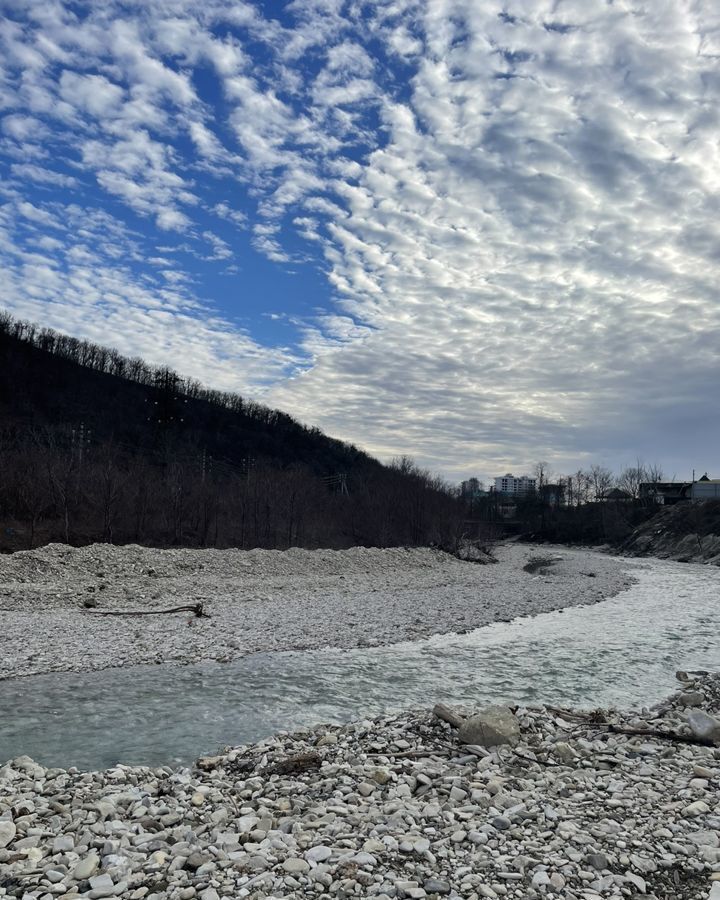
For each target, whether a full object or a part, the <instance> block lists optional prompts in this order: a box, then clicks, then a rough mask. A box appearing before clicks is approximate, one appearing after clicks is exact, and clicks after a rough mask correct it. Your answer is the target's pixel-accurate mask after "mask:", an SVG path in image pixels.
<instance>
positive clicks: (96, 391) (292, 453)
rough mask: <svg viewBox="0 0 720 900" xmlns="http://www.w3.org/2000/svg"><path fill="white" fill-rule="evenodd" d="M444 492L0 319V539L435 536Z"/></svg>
mask: <svg viewBox="0 0 720 900" xmlns="http://www.w3.org/2000/svg"><path fill="white" fill-rule="evenodd" d="M461 518H462V507H461V504H460V503H459V501H458V499H457V497H456V496H455V493H454V492H453V491H451V490H450V489H449V488H448V487H447V486H446V485H445V484H443V483H442V482H441V481H440V480H438V479H434V478H432V477H431V476H430V475H429V473H427V472H424V471H422V470H419V469H418V468H417V467H416V466H414V465H413V464H412V463H411V462H409V461H408V460H399V461H397V462H396V463H394V464H392V465H390V466H383V465H382V464H381V463H380V462H378V461H377V460H376V459H374V458H373V457H371V456H369V455H368V454H367V453H364V452H363V451H361V450H359V449H358V448H357V447H355V446H353V445H352V444H347V443H345V442H343V441H339V440H336V439H334V438H331V437H328V436H327V435H325V434H323V433H322V432H321V431H320V430H319V429H317V428H313V427H307V426H305V425H302V424H301V423H299V422H298V421H296V420H295V419H294V418H293V417H292V416H290V415H288V414H287V413H284V412H280V411H278V410H273V409H270V408H268V407H266V406H263V405H262V404H259V403H256V402H254V401H251V400H248V399H246V398H244V397H241V396H239V395H237V394H232V393H228V392H223V391H215V390H211V389H208V388H205V387H203V386H202V385H201V384H200V383H199V382H197V381H196V380H194V379H188V378H184V377H182V376H181V375H179V374H177V373H176V372H174V371H172V370H171V369H169V368H167V367H155V366H150V365H148V364H147V363H146V362H144V361H143V360H141V359H137V358H135V359H128V358H126V357H123V356H122V355H121V354H119V353H118V352H117V351H116V350H113V349H111V348H108V347H103V346H99V345H97V344H93V343H91V342H89V341H82V340H78V339H76V338H73V337H70V336H67V335H64V334H59V333H58V332H55V331H53V330H51V329H47V328H39V327H37V326H36V325H33V324H30V323H27V322H22V321H18V320H15V319H14V318H13V317H12V316H10V315H8V314H6V313H3V314H0V529H1V530H0V547H1V548H4V549H19V548H21V547H27V546H32V545H36V544H37V543H39V542H45V541H48V540H63V541H66V542H70V543H87V542H90V541H94V540H105V541H116V542H127V541H135V542H140V543H149V544H157V545H170V544H173V545H186V546H193V545H199V546H208V545H210V546H241V547H251V546H259V547H287V546H291V545H300V546H329V547H332V546H337V547H342V546H349V545H352V544H356V543H362V544H368V545H376V546H390V545H398V544H424V543H429V542H435V543H439V544H447V543H448V542H452V541H454V539H455V537H456V535H457V532H458V530H459V529H460V520H461Z"/></svg>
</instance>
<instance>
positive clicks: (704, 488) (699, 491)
mask: <svg viewBox="0 0 720 900" xmlns="http://www.w3.org/2000/svg"><path fill="white" fill-rule="evenodd" d="M690 495H691V497H692V499H693V500H720V478H708V476H707V473H706V474H705V475H703V477H702V478H701V479H700V480H699V481H696V482H695V483H694V484H693V486H692V490H691V494H690Z"/></svg>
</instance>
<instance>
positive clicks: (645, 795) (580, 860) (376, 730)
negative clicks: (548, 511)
mask: <svg viewBox="0 0 720 900" xmlns="http://www.w3.org/2000/svg"><path fill="white" fill-rule="evenodd" d="M688 708H690V709H693V710H695V712H696V713H697V712H698V711H700V712H703V711H704V712H705V713H706V714H708V713H710V714H713V713H714V714H717V712H718V710H720V678H719V677H718V676H717V675H712V676H704V677H700V678H696V679H694V680H688V681H686V682H685V684H684V685H683V691H682V692H681V693H680V694H678V695H676V696H675V697H673V698H671V699H670V700H668V701H667V702H665V703H663V704H660V705H659V706H657V707H655V708H654V709H652V710H642V711H640V712H627V713H617V712H612V711H610V712H608V711H595V712H593V713H578V712H574V711H571V710H562V709H556V708H539V709H531V708H514V709H513V710H511V714H513V715H514V717H515V720H516V722H517V726H518V728H519V732H520V737H519V741H518V742H517V743H514V744H512V745H502V746H498V747H495V748H494V749H492V750H489V749H485V748H483V747H477V746H463V745H461V744H459V743H458V738H457V732H456V731H455V730H454V729H453V728H451V727H450V726H449V725H447V724H446V723H445V722H441V721H439V720H438V719H437V718H435V717H434V716H433V715H432V714H431V713H430V712H429V711H420V712H414V713H407V714H403V715H398V716H392V717H383V718H378V719H374V720H367V721H361V722H356V723H353V724H351V725H345V726H342V727H327V726H318V727H316V728H314V729H310V730H306V731H301V732H297V733H294V734H279V735H276V736H275V737H273V738H271V739H268V740H266V741H263V742H262V743H259V744H256V745H251V746H245V747H239V748H235V749H232V750H228V751H226V752H224V753H223V754H221V755H219V756H217V757H213V758H205V759H202V760H198V763H197V765H196V767H194V768H192V769H177V770H173V769H171V768H169V767H161V768H142V767H136V768H130V767H127V766H116V767H115V768H113V769H109V770H107V771H103V772H93V773H81V772H78V771H77V770H75V769H69V770H67V771H66V770H62V769H45V768H43V767H42V766H40V765H38V764H37V763H35V762H34V761H33V760H31V759H30V758H28V757H20V758H18V759H15V760H11V761H10V762H8V763H7V764H6V765H5V766H3V767H2V768H0V810H2V814H1V815H0V894H1V895H6V896H10V897H18V898H24V900H50V898H53V897H59V898H61V900H71V898H73V897H88V898H90V900H95V898H102V897H111V896H122V897H127V898H130V900H192V898H195V897H198V898H199V900H219V898H220V897H233V898H240V897H243V898H244V897H249V898H271V897H293V898H307V897H312V896H316V895H317V896H321V895H325V894H328V895H330V896H332V897H337V898H350V897H375V898H378V900H391V898H418V900H419V898H424V897H430V898H439V897H450V898H455V900H459V898H463V900H480V898H491V900H492V898H498V897H501V898H517V900H521V898H522V900H528V898H530V900H533V898H541V897H553V896H556V897H562V898H564V900H591V898H607V897H636V896H644V897H647V898H650V900H670V898H673V900H701V898H703V900H704V898H707V897H708V896H710V897H711V898H712V900H714V898H715V897H716V895H717V888H714V889H713V888H712V885H713V884H717V879H720V849H718V846H719V843H720V842H719V840H718V829H720V806H719V804H718V794H717V786H718V779H719V778H720V749H719V748H718V747H714V746H699V745H696V744H692V743H682V742H678V740H677V739H678V738H681V739H682V738H685V737H686V736H687V737H688V738H690V739H692V736H691V735H690V732H689V729H688V726H687V724H686V719H687V715H686V710H687V709H688ZM613 728H620V729H623V728H624V729H635V730H641V731H643V730H644V731H648V730H651V731H654V732H661V733H662V734H663V735H665V736H660V737H658V736H655V735H653V734H639V735H636V734H624V733H616V732H615V731H613ZM711 890H712V892H711Z"/></svg>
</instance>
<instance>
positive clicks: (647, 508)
mask: <svg viewBox="0 0 720 900" xmlns="http://www.w3.org/2000/svg"><path fill="white" fill-rule="evenodd" d="M532 474H533V476H534V477H535V479H536V488H535V490H534V491H532V492H530V493H528V494H525V495H520V496H508V495H503V494H502V493H500V492H495V491H494V489H492V490H490V491H483V490H480V489H479V488H480V483H479V482H477V481H476V480H475V481H473V480H470V481H466V482H463V486H462V489H461V496H462V498H463V500H464V501H465V504H466V508H467V510H468V518H469V519H470V520H472V521H474V522H476V523H479V524H480V525H481V526H482V525H483V524H484V525H485V527H486V528H487V527H491V528H493V529H494V532H495V533H496V534H502V533H506V534H507V533H508V532H511V533H517V534H521V535H523V536H524V537H526V538H529V539H534V540H543V541H550V542H556V543H586V544H599V543H606V542H607V543H611V544H619V543H621V542H622V541H623V540H625V538H627V537H628V536H629V535H630V534H631V533H632V531H633V530H634V529H635V528H637V526H638V525H640V524H642V523H643V522H645V521H647V520H648V519H649V518H651V517H652V516H653V515H654V514H655V513H656V512H657V510H658V499H657V493H656V491H655V489H654V486H656V485H658V484H660V483H661V482H663V481H664V480H665V475H664V473H663V470H662V467H661V466H660V465H658V464H657V463H652V464H648V463H646V462H644V461H643V460H641V459H638V460H637V461H636V463H635V464H634V465H631V466H627V467H626V468H624V469H623V470H622V471H620V472H619V473H614V472H612V471H611V470H610V469H608V468H607V467H605V466H601V465H591V466H590V467H588V468H586V469H582V468H581V469H578V470H576V471H575V472H573V473H572V474H569V475H561V474H555V473H553V472H551V471H550V468H549V466H548V464H547V463H546V462H539V463H537V464H536V465H535V466H534V468H533V473H532ZM642 486H645V487H644V488H643V487H642Z"/></svg>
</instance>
